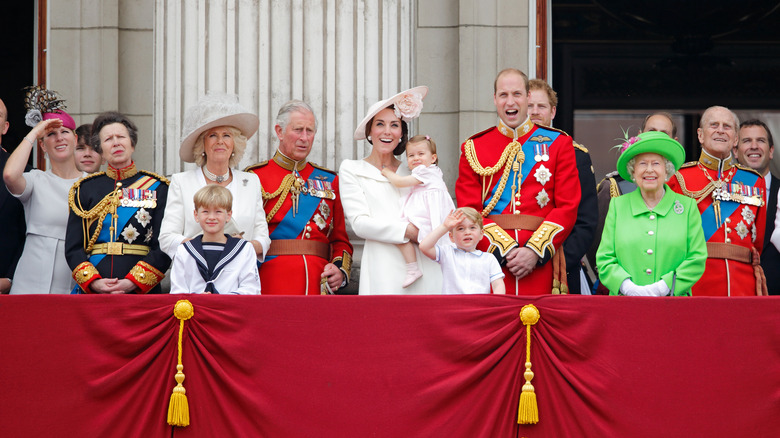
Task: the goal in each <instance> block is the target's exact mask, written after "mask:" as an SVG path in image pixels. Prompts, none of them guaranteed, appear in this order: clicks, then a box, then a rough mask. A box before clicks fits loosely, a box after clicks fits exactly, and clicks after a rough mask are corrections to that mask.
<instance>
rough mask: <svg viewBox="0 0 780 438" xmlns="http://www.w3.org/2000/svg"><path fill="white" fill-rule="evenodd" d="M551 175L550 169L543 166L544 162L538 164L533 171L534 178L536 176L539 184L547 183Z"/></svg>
mask: <svg viewBox="0 0 780 438" xmlns="http://www.w3.org/2000/svg"><path fill="white" fill-rule="evenodd" d="M551 177H552V173H550V169H548V168H546V167H544V164H542V165H540V166H539V168H538V169H536V172H534V178H536V180H537V181H538V182H539V184H541V185H545V184H547V182H548V181H550V178H551Z"/></svg>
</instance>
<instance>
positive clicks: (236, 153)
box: [192, 126, 247, 169]
mask: <svg viewBox="0 0 780 438" xmlns="http://www.w3.org/2000/svg"><path fill="white" fill-rule="evenodd" d="M219 127H220V126H215V127H214V128H219ZM226 127H227V128H228V130H229V131H230V133H231V134H233V155H231V156H230V161H229V162H228V166H229V167H230V168H231V169H235V168H237V167H238V163H239V162H240V161H241V158H243V157H244V151H245V150H246V141H247V139H246V136H245V135H244V133H243V132H241V130H240V129H238V128H236V127H234V126H226ZM214 128H209V129H207V130H205V131H203V132H201V133H200V135H198V139H197V140H195V144H194V145H193V146H192V154H193V155H194V156H195V164H197V165H198V167H203V166H205V165H206V161H208V157H207V156H206V155H204V151H205V149H206V147H205V146H204V144H203V140H204V139H205V138H206V133H207V132H209V131H211V130H212V129H214Z"/></svg>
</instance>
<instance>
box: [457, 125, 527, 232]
mask: <svg viewBox="0 0 780 438" xmlns="http://www.w3.org/2000/svg"><path fill="white" fill-rule="evenodd" d="M522 148H523V145H522V144H521V143H520V142H518V141H517V140H512V142H511V143H509V144H508V145H507V146H506V147H505V148H504V152H503V153H502V154H501V157H500V158H499V159H498V163H496V165H495V166H492V167H489V168H485V167H483V166H482V165H481V164H480V163H479V160H478V159H477V154H476V151H475V150H474V142H473V141H471V140H469V141H467V142H466V144H465V145H464V148H463V149H464V153H465V154H466V160H467V161H468V162H469V166H471V169H472V170H473V171H474V172H475V173H476V174H477V175H479V176H482V177H483V178H484V177H486V176H490V177H491V182H492V177H493V175H494V174H495V173H496V172H498V169H500V168H501V166H504V164H506V166H504V173H503V174H502V175H501V179H500V180H499V182H498V189H497V190H496V193H495V194H494V195H493V198H491V199H490V202H489V203H488V205H487V207H485V208H484V209H483V210H482V217H487V215H488V214H490V212H491V211H493V208H494V207H495V206H496V204H497V203H498V200H499V199H500V198H501V194H502V193H504V189H505V188H506V182H507V180H508V179H509V172H510V171H511V170H512V168H513V167H515V166H516V165H517V168H518V169H517V170H519V168H520V166H519V165H522V164H523V162H524V161H525V154H524V153H523V149H522ZM510 163H511V165H510ZM518 163H519V165H518ZM519 179H520V177H519V176H518V180H519ZM483 190H484V186H483ZM518 190H519V188H518ZM486 193H487V192H483V194H482V198H483V199H484V198H485V197H486V196H487V194H486Z"/></svg>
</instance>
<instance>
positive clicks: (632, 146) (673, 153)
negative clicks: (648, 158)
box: [617, 131, 685, 181]
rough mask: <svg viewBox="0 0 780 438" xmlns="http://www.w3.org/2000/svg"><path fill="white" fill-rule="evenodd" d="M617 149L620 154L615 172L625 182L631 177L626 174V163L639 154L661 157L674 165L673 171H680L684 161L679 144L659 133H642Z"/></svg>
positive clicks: (683, 152)
mask: <svg viewBox="0 0 780 438" xmlns="http://www.w3.org/2000/svg"><path fill="white" fill-rule="evenodd" d="M617 147H618V148H620V151H621V152H622V153H621V154H620V157H618V161H617V170H618V173H619V174H620V176H622V177H623V179H625V180H627V181H631V180H632V176H631V175H629V174H628V162H629V161H631V159H632V158H634V157H636V156H637V155H639V154H644V153H648V152H650V153H653V154H658V155H661V156H663V157H664V158H666V159H667V160H669V161H671V162H672V164H674V170H675V171H677V170H680V166H682V164H683V161H685V149H683V147H682V145H681V144H680V142H678V141H677V140H675V139H673V138H671V137H669V136H668V135H666V134H665V133H663V132H660V131H648V132H643V133H641V134H639V135H637V136H636V137H631V138H629V139H627V140H626V141H625V142H624V143H623V144H622V145H620V146H617ZM670 176H671V175H670Z"/></svg>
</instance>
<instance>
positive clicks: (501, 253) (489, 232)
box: [482, 224, 517, 260]
mask: <svg viewBox="0 0 780 438" xmlns="http://www.w3.org/2000/svg"><path fill="white" fill-rule="evenodd" d="M482 230H483V231H484V233H485V236H487V238H488V242H490V246H489V247H488V252H489V253H492V254H494V255H496V256H498V258H499V260H503V259H504V258H505V257H506V255H507V254H508V253H509V251H510V250H511V249H512V248H515V247H517V242H516V241H515V239H514V238H512V236H510V235H509V234H508V233H507V232H506V231H504V229H503V228H501V227H500V226H498V225H497V224H489V225H485V227H484V228H483V229H482Z"/></svg>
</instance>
